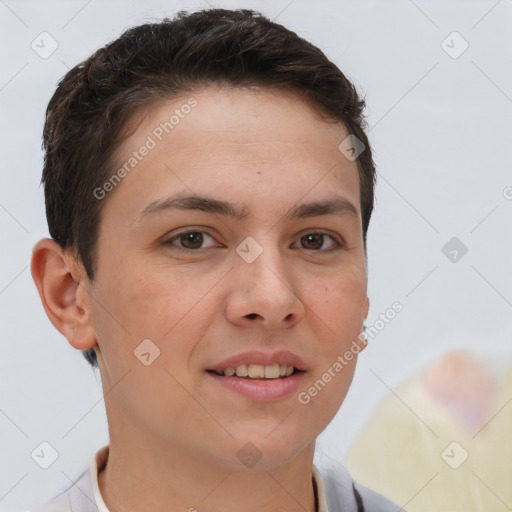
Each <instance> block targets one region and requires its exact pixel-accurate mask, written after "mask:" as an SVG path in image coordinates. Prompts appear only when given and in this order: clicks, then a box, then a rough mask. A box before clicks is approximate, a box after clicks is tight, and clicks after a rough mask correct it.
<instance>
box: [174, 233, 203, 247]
mask: <svg viewBox="0 0 512 512" xmlns="http://www.w3.org/2000/svg"><path fill="white" fill-rule="evenodd" d="M179 239H180V242H181V244H182V247H184V248H185V249H200V248H201V245H203V234H202V233H201V232H200V231H191V232H189V233H182V234H181V235H180V236H179Z"/></svg>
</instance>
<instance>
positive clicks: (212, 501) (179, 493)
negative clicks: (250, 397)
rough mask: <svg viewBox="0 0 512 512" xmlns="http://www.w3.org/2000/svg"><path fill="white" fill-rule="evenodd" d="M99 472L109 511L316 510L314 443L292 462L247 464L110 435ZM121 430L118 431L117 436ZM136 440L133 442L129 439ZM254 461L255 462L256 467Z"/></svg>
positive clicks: (291, 511) (147, 441)
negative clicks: (106, 458) (313, 476)
mask: <svg viewBox="0 0 512 512" xmlns="http://www.w3.org/2000/svg"><path fill="white" fill-rule="evenodd" d="M112 434H113V432H111V436H110V438H111V443H110V450H109V457H108V460H107V463H106V466H105V468H104V469H103V470H102V471H101V472H100V473H99V475H98V483H99V488H100V492H101V495H102V497H103V500H104V501H105V504H106V505H107V507H108V508H109V510H110V512H146V511H147V510H151V511H152V512H164V511H165V512H169V511H178V510H181V511H188V512H213V511H219V510H222V511H223V512H235V511H236V512H240V510H243V511H244V512H278V511H279V512H280V511H282V510H283V509H284V510H287V512H315V510H316V505H315V493H314V488H313V481H312V464H313V453H314V443H312V444H311V445H310V446H308V447H306V449H304V450H303V451H302V452H300V453H299V454H298V455H297V456H296V457H294V458H293V459H292V460H291V461H287V462H286V463H284V464H282V465H271V466H269V465H268V464H267V465H264V464H262V463H261V462H263V461H261V462H258V464H256V465H255V466H253V467H252V468H251V469H248V468H247V469H245V468H244V469H243V470H242V469H239V468H238V467H237V466H236V465H234V464H233V466H227V465H225V464H224V465H223V464H220V463H219V462H218V461H214V460H209V459H208V458H206V457H204V455H203V456H202V457H201V458H198V457H197V456H196V454H194V453H191V452H190V450H186V451H185V452H184V451H182V450H181V449H180V448H179V447H175V446H170V443H169V442H168V441H167V442H166V443H165V446H164V443H161V444H160V445H159V444H158V443H155V441H154V437H153V438H150V437H146V438H141V437H137V436H136V435H135V436H134V434H135V433H134V432H133V429H131V430H130V432H129V436H123V435H122V433H120V432H116V435H112ZM118 434H121V435H118ZM133 439H138V442H133ZM258 466H259V467H258Z"/></svg>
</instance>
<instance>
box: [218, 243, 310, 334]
mask: <svg viewBox="0 0 512 512" xmlns="http://www.w3.org/2000/svg"><path fill="white" fill-rule="evenodd" d="M236 257H237V258H239V257H238V255H237V256H236ZM284 263H285V262H284V261H283V256H282V255H280V254H279V251H278V250H277V249H275V250H271V249H269V248H265V249H264V250H263V252H262V254H261V255H260V256H258V258H256V259H255V260H254V261H253V262H252V263H247V262H246V261H244V260H243V259H242V258H239V259H237V260H236V263H235V268H234V269H233V270H234V271H233V272H231V277H230V282H231V285H230V286H231V290H230V293H229V295H228V299H227V305H226V316H227V318H228V320H229V321H230V322H231V323H233V324H235V325H239V326H246V327H248V326H254V325H259V326H261V327H264V328H267V329H280V328H287V327H292V326H293V325H295V324H297V323H298V322H300V321H301V320H302V318H303V317H304V313H305V307H304V303H303V302H302V300H301V298H299V296H298V292H299V290H297V285H298V283H297V282H296V279H294V278H293V272H292V271H291V270H290V269H289V268H288V270H287V269H286V265H285V264H284Z"/></svg>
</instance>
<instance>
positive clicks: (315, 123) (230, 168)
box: [108, 87, 359, 211]
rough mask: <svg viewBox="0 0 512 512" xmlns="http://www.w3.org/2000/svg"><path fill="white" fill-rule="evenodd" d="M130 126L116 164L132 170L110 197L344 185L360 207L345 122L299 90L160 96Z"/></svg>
mask: <svg viewBox="0 0 512 512" xmlns="http://www.w3.org/2000/svg"><path fill="white" fill-rule="evenodd" d="M129 130H130V135H129V136H128V137H126V138H125V140H124V141H123V143H122V144H121V145H120V147H119V148H118V151H117V152H116V166H115V169H114V173H115V170H116V169H121V168H123V167H124V169H125V171H127V172H123V173H122V174H123V179H122V182H121V183H119V184H117V185H116V187H115V188H116V190H114V193H113V194H112V196H111V197H110V198H109V201H108V202H109V203H110V202H111V201H112V202H113V203H116V202H118V201H119V200H120V199H119V198H118V199H116V196H123V197H124V201H123V202H126V201H129V202H130V204H137V206H138V207H139V211H141V210H142V208H143V207H144V204H143V203H145V204H146V205H147V204H148V203H149V202H150V200H153V201H154V200H158V199H159V198H161V197H163V196H165V195H166V194H168V195H170V194H171V193H173V192H176V191H178V192H188V193H192V194H194V193H197V194H201V195H204V194H205V192H209V195H212V192H213V191H216V192H217V195H219V196H222V195H224V196H226V195H231V196H233V195H237V196H239V197H242V196H243V197H245V198H246V199H248V200H254V199H255V198H256V197H257V196H256V195H255V194H256V192H258V193H259V196H258V197H259V198H260V199H264V198H267V200H272V199H276V198H279V197H281V198H282V197H289V198H290V201H291V202H296V201H297V200H299V199H300V197H301V196H303V195H304V194H305V193H308V195H309V197H308V199H310V200H314V199H315V197H314V196H315V194H317V195H318V194H324V195H325V193H326V192H327V191H329V190H332V189H333V188H337V189H339V190H340V191H343V192H344V193H345V194H346V195H348V196H350V197H351V198H352V200H353V202H354V203H355V204H356V206H357V207H358V208H359V202H358V198H359V178H358V171H357V165H356V163H355V162H354V161H349V160H348V159H347V158H345V156H343V154H342V153H341V152H340V151H339V149H338V146H339V145H340V143H341V142H342V141H343V140H344V139H345V138H346V137H347V135H348V132H347V130H346V128H345V126H344V125H343V124H342V123H328V122H326V121H325V120H324V119H323V118H322V117H321V116H320V115H319V114H318V112H317V111H316V110H314V109H313V108H311V106H310V105H309V104H308V103H306V102H305V101H304V100H303V99H302V98H301V97H300V96H299V95H298V94H296V93H293V92H290V91H276V90H261V89H259V90H253V89H232V88H216V87H209V88H206V89H203V90H201V91H197V92H193V93H190V94H182V95H181V96H179V97H176V98H173V99H172V100H161V101H160V102H159V103H156V104H154V105H152V106H151V107H150V108H147V109H146V110H144V111H143V112H140V113H139V114H138V115H136V116H134V117H133V119H132V120H131V122H130V123H129ZM142 153H144V155H142ZM141 155H142V156H141ZM308 188H309V192H308V190H307V189H308ZM251 191H253V192H254V193H255V194H251ZM244 203H246V202H244ZM257 203H258V201H256V202H255V206H256V205H257Z"/></svg>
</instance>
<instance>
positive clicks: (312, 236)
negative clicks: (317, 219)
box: [301, 233, 324, 249]
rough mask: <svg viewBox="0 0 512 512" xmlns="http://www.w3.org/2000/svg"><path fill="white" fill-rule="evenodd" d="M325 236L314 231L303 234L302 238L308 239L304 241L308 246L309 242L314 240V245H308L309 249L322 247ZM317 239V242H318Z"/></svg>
mask: <svg viewBox="0 0 512 512" xmlns="http://www.w3.org/2000/svg"><path fill="white" fill-rule="evenodd" d="M323 236H324V235H323V234H321V233H313V234H309V235H305V236H303V237H302V239H301V240H306V241H305V242H304V241H303V243H304V245H306V246H307V245H308V243H309V242H313V247H312V246H311V245H310V246H309V247H308V248H309V249H320V248H321V247H322V245H323V243H324V239H323ZM315 241H316V242H317V243H316V244H315ZM318 242H319V243H318Z"/></svg>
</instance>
